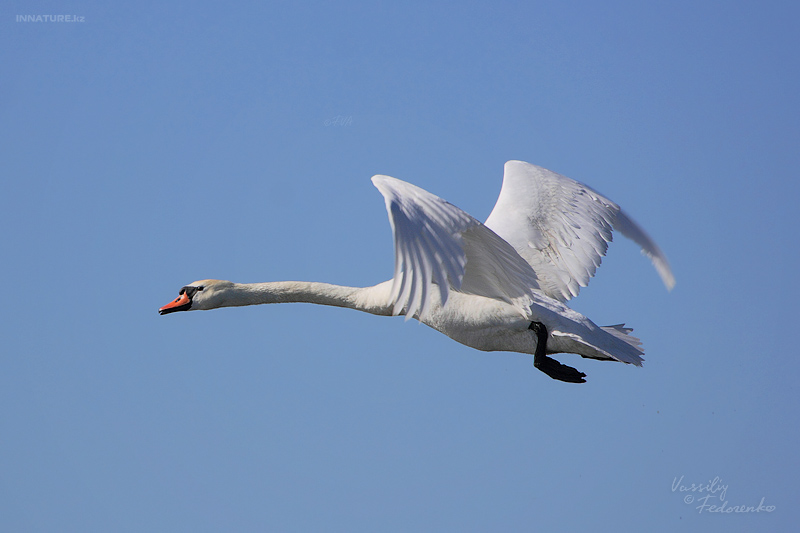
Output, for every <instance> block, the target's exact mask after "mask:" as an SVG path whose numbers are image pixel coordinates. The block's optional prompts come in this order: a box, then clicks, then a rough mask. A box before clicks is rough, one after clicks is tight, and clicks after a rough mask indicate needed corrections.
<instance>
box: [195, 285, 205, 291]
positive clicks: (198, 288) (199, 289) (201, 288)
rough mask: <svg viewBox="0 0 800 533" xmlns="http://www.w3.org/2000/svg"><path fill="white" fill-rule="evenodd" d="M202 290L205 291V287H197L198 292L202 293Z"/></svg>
mask: <svg viewBox="0 0 800 533" xmlns="http://www.w3.org/2000/svg"><path fill="white" fill-rule="evenodd" d="M203 289H205V287H203V286H202V285H200V286H199V287H197V290H198V291H202V290H203Z"/></svg>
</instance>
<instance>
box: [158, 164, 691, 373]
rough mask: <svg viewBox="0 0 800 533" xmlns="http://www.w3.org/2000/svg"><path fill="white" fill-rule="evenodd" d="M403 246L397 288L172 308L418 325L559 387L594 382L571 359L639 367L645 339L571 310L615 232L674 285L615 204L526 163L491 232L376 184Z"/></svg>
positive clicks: (516, 172) (510, 168)
mask: <svg viewBox="0 0 800 533" xmlns="http://www.w3.org/2000/svg"><path fill="white" fill-rule="evenodd" d="M372 182H373V184H374V185H375V186H376V187H377V188H378V190H379V191H380V192H381V194H382V195H383V197H384V199H385V202H386V210H387V212H388V213H389V222H390V224H391V227H392V233H393V236H394V249H395V267H394V276H393V278H392V279H391V280H390V281H388V282H385V283H381V284H379V285H376V286H374V287H365V288H355V287H342V286H337V285H329V284H325V283H313V282H272V283H254V284H236V283H231V282H227V281H218V280H204V281H200V282H195V283H192V284H190V285H188V286H186V287H184V289H182V290H181V296H180V297H179V298H177V299H176V300H175V301H173V302H171V303H170V304H167V305H166V306H164V307H162V308H161V309H160V310H159V311H160V312H161V313H162V314H165V313H169V312H172V311H178V310H190V309H213V308H216V307H227V306H238V305H252V304H259V303H280V302H311V303H319V304H324V305H335V306H341V307H349V308H353V309H358V310H361V311H366V312H369V313H373V314H379V315H388V314H392V315H405V316H406V318H407V319H408V318H411V317H416V318H418V319H419V320H420V321H422V322H423V323H425V324H427V325H429V326H431V327H433V328H434V329H437V330H438V331H441V332H442V333H444V334H446V335H448V336H449V337H451V338H453V339H454V340H456V341H458V342H461V343H462V344H465V345H468V346H471V347H473V348H476V349H479V350H486V351H495V350H502V351H515V352H521V353H528V354H533V355H534V356H535V357H534V361H535V364H536V366H537V367H538V368H540V369H541V370H543V371H544V372H545V373H547V374H548V375H550V376H551V377H553V378H555V379H560V380H562V381H570V382H582V381H583V379H582V378H583V377H584V374H582V373H580V372H578V371H577V370H575V369H573V368H570V367H567V366H564V365H561V364H560V363H558V362H556V361H554V360H552V359H550V358H549V357H547V356H546V354H547V353H558V352H571V353H577V354H580V355H582V356H584V357H591V358H595V359H605V360H617V361H621V362H625V363H632V364H635V365H641V361H642V358H641V355H642V354H643V352H642V350H641V348H640V345H641V343H640V341H639V339H637V338H635V337H633V336H631V335H630V332H631V330H630V329H628V328H624V327H623V326H622V325H617V326H609V327H598V326H597V325H595V324H594V323H593V322H592V321H591V320H589V319H588V318H586V317H584V316H583V315H581V314H580V313H577V312H575V311H573V310H572V309H570V308H569V307H567V306H566V304H565V302H566V301H567V300H569V299H570V298H572V297H574V296H577V294H578V292H579V291H580V287H585V286H586V285H587V284H588V282H589V280H590V278H591V277H592V276H593V275H594V273H595V271H596V269H597V267H598V266H599V265H600V261H601V259H602V257H603V255H605V253H606V249H607V248H608V243H609V242H610V241H611V239H612V233H613V230H615V229H616V230H618V231H619V232H620V233H622V234H623V235H625V236H626V237H628V238H630V239H632V240H633V241H634V242H636V243H637V244H639V245H640V246H641V248H642V252H643V253H644V254H645V255H647V256H648V257H649V258H650V259H651V261H652V262H653V264H654V266H655V268H656V270H657V271H658V273H659V274H660V276H661V278H662V280H663V281H664V284H665V285H666V286H667V288H669V289H671V288H672V287H673V286H674V284H675V279H674V277H673V275H672V272H671V270H670V267H669V264H668V262H667V259H666V257H665V256H664V254H663V253H662V252H661V250H660V249H659V248H658V246H657V245H656V244H655V242H653V240H652V239H650V237H648V236H647V234H646V233H645V232H644V230H642V229H641V228H640V227H639V226H638V225H637V224H636V223H634V222H633V221H632V220H631V219H630V218H629V217H628V216H627V215H626V214H625V213H624V212H623V211H622V210H621V209H620V208H619V206H618V205H617V204H615V203H614V202H612V201H611V200H609V199H608V198H605V197H604V196H602V195H601V194H599V193H597V192H596V191H594V190H592V189H591V188H589V187H588V186H586V185H583V184H581V183H579V182H577V181H574V180H572V179H570V178H567V177H565V176H561V175H559V174H556V173H555V172H551V171H549V170H546V169H544V168H541V167H538V166H535V165H531V164H530V163H525V162H522V161H509V162H508V163H506V165H505V174H504V177H503V186H502V189H501V191H500V197H499V198H498V201H497V204H496V205H495V207H494V210H493V211H492V213H491V214H490V215H489V218H488V219H487V220H486V223H485V224H483V223H481V222H479V221H478V220H476V219H474V218H473V217H471V216H470V215H468V214H467V213H465V212H464V211H462V210H461V209H459V208H458V207H456V206H454V205H452V204H450V203H448V202H446V201H445V200H443V199H441V198H439V197H438V196H436V195H433V194H431V193H429V192H427V191H425V190H423V189H421V188H419V187H417V186H415V185H412V184H410V183H406V182H404V181H401V180H398V179H396V178H392V177H389V176H380V175H379V176H374V177H373V178H372Z"/></svg>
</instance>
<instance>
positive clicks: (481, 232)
mask: <svg viewBox="0 0 800 533" xmlns="http://www.w3.org/2000/svg"><path fill="white" fill-rule="evenodd" d="M372 183H373V184H374V185H375V187H377V188H378V190H379V191H380V192H381V194H383V197H384V199H385V200H386V210H387V211H388V213H389V222H390V224H391V226H392V235H393V237H394V254H395V264H394V280H393V284H392V300H393V302H394V308H393V313H394V314H395V315H399V314H403V313H405V315H406V318H407V319H408V318H411V317H412V316H414V315H417V316H419V317H424V316H425V315H426V313H427V312H428V311H429V310H430V305H431V303H432V299H431V295H432V293H434V291H438V293H439V301H440V302H441V304H442V305H444V304H445V303H446V302H447V297H448V293H449V291H450V289H451V288H452V289H453V290H457V291H461V292H466V293H468V294H477V295H481V296H486V297H489V298H497V299H500V300H503V301H507V302H509V303H512V304H516V305H518V306H519V308H520V311H521V312H522V311H523V310H524V308H525V303H526V302H528V301H529V300H526V298H529V295H530V291H531V290H532V289H537V288H538V283H537V280H536V274H535V273H534V272H533V270H532V269H531V267H530V265H528V264H527V263H526V262H525V260H524V259H522V258H521V257H520V256H519V254H518V253H517V252H516V251H515V250H514V248H513V247H512V246H511V245H510V244H508V243H507V242H505V241H504V240H503V239H501V238H500V237H498V236H497V235H496V234H495V233H494V232H493V231H491V230H490V229H489V228H487V227H486V226H484V225H483V224H482V223H481V222H479V221H478V220H476V219H474V218H473V217H471V216H470V215H468V214H467V213H465V212H464V211H462V210H461V209H459V208H458V207H456V206H454V205H452V204H450V203H448V202H446V201H445V200H442V199H441V198H439V197H438V196H436V195H434V194H431V193H429V192H427V191H426V190H424V189H421V188H419V187H417V186H415V185H412V184H410V183H406V182H404V181H401V180H398V179H396V178H392V177H389V176H374V177H373V178H372Z"/></svg>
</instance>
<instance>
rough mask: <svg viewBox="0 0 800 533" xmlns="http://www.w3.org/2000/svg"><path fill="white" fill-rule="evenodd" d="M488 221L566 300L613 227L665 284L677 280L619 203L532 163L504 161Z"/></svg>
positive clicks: (598, 257)
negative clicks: (639, 249) (635, 246)
mask: <svg viewBox="0 0 800 533" xmlns="http://www.w3.org/2000/svg"><path fill="white" fill-rule="evenodd" d="M486 226H487V227H489V228H490V229H492V230H493V231H494V232H495V233H497V234H498V235H499V236H500V237H502V238H503V239H505V240H506V241H507V242H508V243H510V244H511V245H512V246H513V247H514V248H515V249H516V251H517V252H518V253H519V255H520V256H522V258H523V259H525V261H527V262H528V264H529V265H530V266H531V267H532V268H533V270H534V271H535V272H536V276H537V277H538V279H539V285H540V287H541V290H542V292H544V293H545V294H546V295H548V296H550V297H552V298H555V299H557V300H560V301H562V302H564V301H567V300H569V299H570V298H572V297H574V296H577V295H578V292H579V291H580V288H581V287H585V286H586V285H588V283H589V280H590V279H591V278H592V276H594V274H595V271H596V270H597V267H598V266H600V262H601V261H602V259H603V256H604V255H605V253H606V250H607V249H608V243H609V242H611V240H612V238H613V230H614V229H617V230H618V231H619V232H620V233H622V234H623V235H624V236H626V237H628V238H629V239H631V240H633V241H634V242H636V243H637V244H638V245H639V246H641V247H642V252H643V253H644V254H645V255H646V256H647V257H649V258H650V260H651V261H652V262H653V265H654V266H655V268H656V270H657V272H658V273H659V275H660V276H661V279H662V280H663V281H664V284H665V285H666V286H667V288H669V289H671V288H672V287H673V286H674V285H675V278H674V276H673V275H672V271H671V269H670V267H669V263H668V262H667V258H666V256H665V255H664V253H663V252H662V251H661V250H660V249H659V248H658V246H657V245H656V244H655V242H653V240H652V239H651V238H650V237H648V236H647V234H646V233H645V232H644V230H643V229H642V228H641V227H639V226H638V225H637V224H636V223H635V222H634V221H633V220H631V218H630V217H628V216H627V215H626V214H625V213H623V212H622V211H621V210H620V208H619V206H618V205H617V204H615V203H614V202H612V201H611V200H609V199H608V198H606V197H604V196H603V195H601V194H600V193H598V192H597V191H594V190H593V189H591V188H590V187H588V186H587V185H584V184H582V183H579V182H577V181H575V180H572V179H570V178H567V177H565V176H562V175H560V174H556V173H555V172H552V171H550V170H547V169H545V168H542V167H538V166H536V165H531V164H530V163H525V162H523V161H509V162H508V163H506V165H505V173H504V175H503V187H502V189H501V191H500V197H499V198H498V199H497V204H496V205H495V207H494V209H493V210H492V212H491V214H490V215H489V218H488V219H487V220H486Z"/></svg>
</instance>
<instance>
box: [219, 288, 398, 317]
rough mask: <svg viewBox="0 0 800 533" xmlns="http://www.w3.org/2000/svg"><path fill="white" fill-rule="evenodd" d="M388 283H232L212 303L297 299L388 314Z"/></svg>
mask: <svg viewBox="0 0 800 533" xmlns="http://www.w3.org/2000/svg"><path fill="white" fill-rule="evenodd" d="M389 287H390V282H385V283H381V284H379V285H375V286H374V287H345V286H342V285H332V284H330V283H318V282H313V281H273V282H267V283H231V284H230V285H229V286H227V287H226V288H225V289H223V290H222V291H221V294H220V299H219V302H218V305H214V307H235V306H242V305H259V304H277V303H290V302H297V303H312V304H319V305H332V306H335V307H347V308H349V309H356V310H359V311H364V312H367V313H372V314H374V315H391V314H392V307H391V305H390V304H389Z"/></svg>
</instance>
